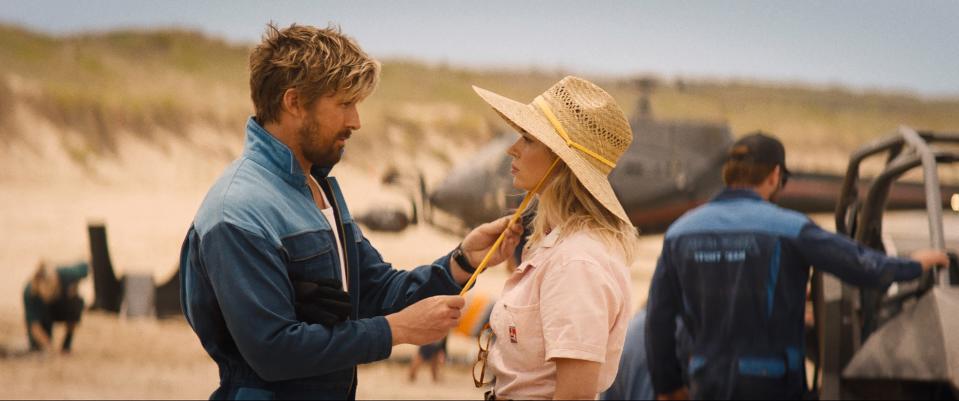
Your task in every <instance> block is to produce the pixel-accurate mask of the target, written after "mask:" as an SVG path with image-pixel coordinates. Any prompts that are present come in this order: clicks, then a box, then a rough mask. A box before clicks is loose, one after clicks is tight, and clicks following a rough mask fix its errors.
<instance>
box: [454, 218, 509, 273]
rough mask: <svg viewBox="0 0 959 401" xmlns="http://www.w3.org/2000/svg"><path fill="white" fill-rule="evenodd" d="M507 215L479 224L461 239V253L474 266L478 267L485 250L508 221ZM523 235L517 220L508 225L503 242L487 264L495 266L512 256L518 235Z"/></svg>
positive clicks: (487, 249)
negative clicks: (508, 228)
mask: <svg viewBox="0 0 959 401" xmlns="http://www.w3.org/2000/svg"><path fill="white" fill-rule="evenodd" d="M509 219H510V218H509V217H503V218H500V219H497V220H494V221H492V222H489V223H486V224H483V225H480V226H479V227H476V228H474V229H473V231H471V232H470V233H469V234H467V235H466V238H464V239H463V253H464V254H465V255H466V257H467V258H469V260H470V264H472V265H473V267H474V268H479V264H480V262H482V261H483V257H484V256H486V252H487V251H489V248H490V247H491V246H493V243H494V242H496V239H497V238H499V236H500V234H501V233H502V232H503V230H505V229H506V224H507V223H509ZM521 235H523V225H522V224H521V223H520V221H519V220H517V221H516V222H515V223H513V225H512V226H510V230H509V231H507V233H506V238H504V239H503V243H501V244H500V246H499V248H498V249H497V250H496V252H495V253H493V255H492V256H491V257H490V260H489V264H488V266H496V265H498V264H500V263H503V261H504V260H506V259H507V258H510V257H512V256H513V251H514V250H515V249H516V245H517V244H519V240H520V236H521Z"/></svg>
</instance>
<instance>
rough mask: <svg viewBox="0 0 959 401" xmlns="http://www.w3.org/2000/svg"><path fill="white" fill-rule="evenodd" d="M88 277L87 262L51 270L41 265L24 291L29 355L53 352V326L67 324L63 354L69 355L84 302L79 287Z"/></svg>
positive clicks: (61, 349)
mask: <svg viewBox="0 0 959 401" xmlns="http://www.w3.org/2000/svg"><path fill="white" fill-rule="evenodd" d="M88 273H89V266H88V265H87V263H86V262H78V263H75V264H72V265H65V266H58V267H56V268H50V267H49V266H48V265H47V264H46V262H44V261H40V262H39V263H38V264H37V270H36V272H34V274H33V277H32V278H31V279H30V281H29V282H28V283H27V285H26V287H25V288H24V289H23V309H24V317H25V319H26V323H27V339H28V340H29V342H30V351H42V352H48V351H51V350H52V349H53V344H52V342H53V324H54V323H58V322H59V323H64V325H65V326H66V334H65V335H64V337H63V344H62V345H61V347H60V352H62V353H64V354H68V353H70V351H71V349H72V346H73V336H74V333H75V332H76V330H77V325H78V324H79V323H80V317H81V315H83V299H82V298H80V295H79V294H78V291H77V287H78V286H79V283H80V281H81V280H83V278H85V277H86V276H87V274H88Z"/></svg>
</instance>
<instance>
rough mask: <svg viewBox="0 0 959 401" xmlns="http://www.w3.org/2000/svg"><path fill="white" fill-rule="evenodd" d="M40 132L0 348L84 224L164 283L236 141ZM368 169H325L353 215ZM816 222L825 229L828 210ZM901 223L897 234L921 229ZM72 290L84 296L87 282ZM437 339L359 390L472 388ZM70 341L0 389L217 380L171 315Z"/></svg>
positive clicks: (114, 252) (46, 392)
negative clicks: (434, 361)
mask: <svg viewBox="0 0 959 401" xmlns="http://www.w3.org/2000/svg"><path fill="white" fill-rule="evenodd" d="M51 129H52V128H50V127H44V126H42V125H40V126H36V130H37V131H36V135H34V136H33V137H32V138H34V139H33V140H34V142H32V143H20V144H13V145H10V146H8V147H7V148H5V149H0V228H2V230H3V232H4V234H3V238H2V241H0V270H2V272H0V277H2V278H0V353H3V352H4V351H7V352H9V351H14V352H15V351H17V350H22V349H24V348H26V339H25V333H24V330H25V328H24V324H23V312H22V296H21V294H22V290H23V285H24V283H25V282H26V280H27V278H28V277H29V275H30V274H31V272H32V271H33V269H34V266H35V265H36V262H37V260H38V259H40V258H43V259H46V260H48V261H50V262H52V263H59V262H68V261H72V260H77V259H88V258H89V256H88V255H89V250H88V246H89V245H88V240H87V233H86V226H87V224H88V223H89V222H103V223H105V224H106V226H107V231H108V241H109V246H110V251H111V256H112V261H113V264H114V266H115V267H116V270H117V273H118V274H122V273H123V272H143V273H150V274H153V276H154V278H155V280H156V281H158V282H159V281H165V280H166V279H167V278H168V277H169V276H170V275H171V274H173V272H174V269H175V264H176V262H177V257H178V254H179V250H180V244H181V242H182V239H183V236H184V234H185V233H186V230H187V228H188V227H189V224H190V221H191V220H192V217H193V215H194V213H195V212H196V209H197V207H198V205H199V204H200V202H201V200H202V198H203V196H204V194H205V193H206V190H207V188H208V187H209V185H210V183H211V182H212V181H213V180H214V179H215V177H216V176H217V175H218V174H219V172H220V171H221V170H222V169H223V168H224V167H225V166H226V164H227V163H228V162H229V160H230V159H231V157H230V155H231V154H236V153H237V152H238V151H239V148H240V145H241V144H242V140H241V138H240V137H239V136H238V135H236V133H231V134H230V133H228V134H223V133H219V134H218V133H209V132H198V133H196V135H188V136H186V138H213V139H207V140H205V142H197V141H196V140H192V139H190V140H189V141H187V142H171V143H166V144H164V145H163V146H162V147H161V149H159V150H158V149H156V147H155V146H153V145H148V144H144V143H139V142H136V141H135V140H131V142H130V143H125V144H122V149H124V151H123V152H121V153H120V155H121V156H118V157H117V158H115V159H111V160H106V161H103V162H100V163H98V164H97V165H95V166H93V170H94V171H95V172H96V174H95V175H96V178H89V177H87V176H86V173H84V172H83V171H82V170H80V169H78V168H77V167H76V166H75V165H72V164H71V163H69V162H65V161H64V160H65V157H64V155H63V154H61V153H58V152H57V150H56V149H58V144H57V140H55V139H52V138H53V137H52V136H51V135H50V132H49V131H50V130H51ZM211 155H212V156H211ZM380 173H381V172H377V171H366V170H361V169H359V168H355V167H351V166H350V165H349V164H344V165H342V166H338V167H337V168H336V169H335V170H334V174H335V175H336V176H338V177H339V179H340V181H341V185H342V186H343V188H344V192H345V196H346V198H347V201H348V203H349V206H350V208H351V210H352V211H353V212H354V213H358V212H361V211H363V210H366V209H368V208H369V207H372V206H373V205H376V204H384V203H400V202H403V200H402V199H403V196H402V195H400V194H397V193H395V192H393V191H390V190H388V189H386V188H383V187H382V186H381V185H380V184H379V182H378V180H377V176H378V174H380ZM817 219H818V220H819V221H822V222H824V223H825V224H824V225H826V226H827V227H831V224H830V223H829V218H828V216H820V217H818V218H817ZM907 227H908V228H907V229H906V230H905V231H906V232H909V231H915V230H921V227H922V226H921V225H919V226H915V225H912V226H907ZM947 231H948V232H949V233H948V234H947V236H956V237H959V222H957V221H955V220H952V222H951V223H949V225H948V228H947ZM366 234H367V236H368V237H369V238H370V239H371V241H372V242H373V244H374V245H375V246H376V247H377V248H378V249H379V250H380V251H381V253H382V254H383V255H384V257H385V258H386V259H387V260H389V261H391V262H393V263H394V265H395V266H397V267H398V268H410V267H412V266H416V265H419V264H423V263H428V262H430V261H432V260H434V259H435V258H436V257H438V256H440V255H442V254H444V253H446V252H448V251H449V250H451V249H452V248H453V247H454V246H455V245H456V244H457V243H458V242H459V241H460V238H458V237H455V236H451V235H449V234H446V233H444V232H443V231H439V230H436V229H433V228H429V227H413V228H411V229H408V230H406V231H405V232H403V233H400V234H384V233H376V232H370V231H369V230H367V232H366ZM661 241H662V237H661V236H659V235H651V236H644V237H643V239H642V242H641V250H640V258H639V260H638V261H637V263H636V264H635V265H634V266H633V268H632V277H633V305H632V306H633V309H634V310H635V309H636V308H638V307H639V306H640V305H641V304H642V303H643V302H644V300H645V297H646V292H647V287H648V284H649V278H650V276H651V273H652V270H653V268H654V265H655V259H656V257H657V256H658V254H659V250H660V246H661ZM506 277H507V272H506V271H505V269H504V268H494V269H491V271H489V272H488V273H486V274H484V276H483V277H482V278H481V279H480V280H479V282H478V284H477V287H476V289H475V291H483V292H486V293H490V294H497V293H498V292H499V290H500V289H501V287H502V284H503V282H504V281H505V279H506ZM81 293H82V294H83V295H84V296H85V298H86V299H87V301H88V302H89V301H90V300H92V284H91V283H90V280H86V282H85V285H84V287H83V288H82V289H81ZM60 336H62V333H60V332H56V333H55V338H56V339H59V337H60ZM449 348H450V354H451V357H452V358H453V359H455V360H457V361H462V362H461V363H459V364H455V365H454V366H450V367H448V368H447V369H445V371H444V378H443V380H442V381H441V382H439V383H432V382H431V380H430V379H429V374H428V371H427V369H425V368H424V369H423V371H422V372H421V373H420V378H419V380H418V381H417V382H416V383H409V382H408V381H407V367H406V365H405V364H404V363H403V362H402V361H404V360H408V358H409V357H410V355H412V353H413V352H414V351H415V347H412V346H400V347H396V348H395V349H394V353H393V357H392V358H391V359H390V360H388V361H383V362H379V363H374V364H370V365H366V366H363V367H361V368H360V385H359V387H358V396H359V398H361V399H387V398H388V399H421V398H449V399H479V398H481V397H482V391H480V390H477V389H475V388H473V384H472V380H471V379H470V373H469V365H468V362H467V361H472V360H473V358H474V356H475V352H476V351H475V340H473V339H470V338H465V337H461V336H456V335H454V336H452V337H451V339H450V343H449ZM74 349H75V351H74V353H73V354H71V355H67V356H62V355H58V354H52V355H48V356H29V357H6V358H4V357H0V398H20V399H36V398H62V399H68V398H69V399H76V398H111V399H113V398H116V399H121V398H122V399H147V398H153V399H174V398H206V397H207V396H208V395H209V394H210V392H212V391H213V390H214V388H215V387H216V383H217V371H216V367H215V365H214V364H213V362H212V361H211V360H210V359H209V357H207V355H206V354H205V353H204V351H203V349H202V348H201V347H200V344H199V341H198V340H197V338H196V337H195V335H194V334H193V332H192V331H191V329H190V328H189V326H188V325H187V324H186V323H185V321H184V320H182V319H170V320H163V321H155V320H152V319H140V320H128V319H125V318H120V317H117V316H114V315H107V314H102V313H88V314H86V315H85V316H84V321H83V323H82V326H81V329H80V331H79V332H78V334H77V337H76V339H75V343H74Z"/></svg>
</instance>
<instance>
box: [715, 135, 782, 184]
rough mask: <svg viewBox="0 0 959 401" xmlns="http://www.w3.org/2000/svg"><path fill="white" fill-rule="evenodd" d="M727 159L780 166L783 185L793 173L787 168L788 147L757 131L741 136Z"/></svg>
mask: <svg viewBox="0 0 959 401" xmlns="http://www.w3.org/2000/svg"><path fill="white" fill-rule="evenodd" d="M727 160H739V161H749V162H753V163H762V164H768V165H772V166H776V165H778V166H780V168H781V169H782V175H783V180H782V181H783V182H782V184H783V185H786V180H788V179H789V176H790V175H792V173H790V172H789V169H788V168H786V148H784V147H783V144H782V142H779V140H778V139H776V138H775V137H773V136H770V135H767V134H766V133H764V132H762V131H757V132H754V133H751V134H748V135H746V136H744V137H742V138H739V140H738V141H736V143H734V144H733V146H732V147H731V148H730V150H729V154H728V157H727Z"/></svg>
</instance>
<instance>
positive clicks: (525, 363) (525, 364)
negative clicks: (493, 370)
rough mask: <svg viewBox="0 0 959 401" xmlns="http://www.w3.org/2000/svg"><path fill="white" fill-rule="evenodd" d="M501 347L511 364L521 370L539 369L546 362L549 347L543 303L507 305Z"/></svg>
mask: <svg viewBox="0 0 959 401" xmlns="http://www.w3.org/2000/svg"><path fill="white" fill-rule="evenodd" d="M501 307H502V308H503V310H502V311H501V312H503V313H502V315H501V318H502V319H501V320H500V321H499V322H498V323H500V327H499V329H498V330H496V331H497V333H496V342H497V346H500V347H502V351H503V353H502V355H503V359H504V362H505V363H506V364H507V365H510V366H514V367H516V368H519V369H521V370H528V369H537V368H539V367H541V366H543V364H544V363H546V346H545V343H544V340H543V324H542V319H541V318H540V314H539V304H535V305H510V304H506V303H503V304H502V306H501Z"/></svg>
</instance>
